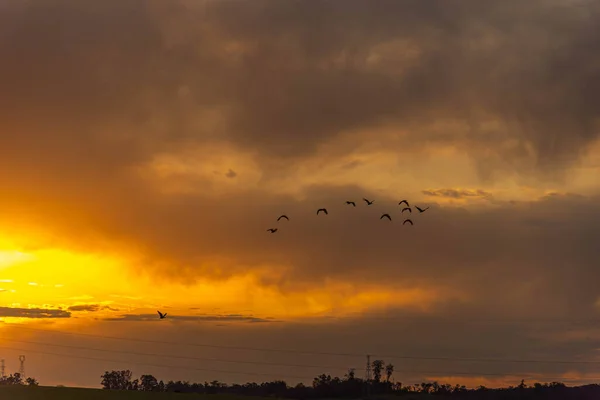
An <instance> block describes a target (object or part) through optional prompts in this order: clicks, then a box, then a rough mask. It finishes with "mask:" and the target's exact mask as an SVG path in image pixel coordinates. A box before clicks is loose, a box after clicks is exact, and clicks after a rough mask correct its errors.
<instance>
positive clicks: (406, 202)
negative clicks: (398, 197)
mask: <svg viewBox="0 0 600 400" xmlns="http://www.w3.org/2000/svg"><path fill="white" fill-rule="evenodd" d="M402 203H404V204H406V207H410V204H408V201H406V200H402V201H401V202H400V203H398V205H400V204H402Z"/></svg>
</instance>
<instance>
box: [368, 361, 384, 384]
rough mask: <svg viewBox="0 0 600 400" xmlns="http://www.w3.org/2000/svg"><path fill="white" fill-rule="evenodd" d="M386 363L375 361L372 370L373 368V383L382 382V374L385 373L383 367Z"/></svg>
mask: <svg viewBox="0 0 600 400" xmlns="http://www.w3.org/2000/svg"><path fill="white" fill-rule="evenodd" d="M384 365H385V363H384V362H383V361H382V360H373V362H372V363H371V368H373V381H375V383H379V382H381V373H382V372H383V366H384Z"/></svg>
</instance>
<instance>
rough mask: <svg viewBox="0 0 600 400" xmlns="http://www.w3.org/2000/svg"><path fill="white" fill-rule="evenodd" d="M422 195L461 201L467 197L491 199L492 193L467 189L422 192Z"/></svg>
mask: <svg viewBox="0 0 600 400" xmlns="http://www.w3.org/2000/svg"><path fill="white" fill-rule="evenodd" d="M422 193H423V194H424V195H426V196H431V197H449V198H453V199H462V198H469V197H479V198H489V197H492V193H490V192H487V191H485V190H481V189H477V190H468V189H435V190H423V191H422Z"/></svg>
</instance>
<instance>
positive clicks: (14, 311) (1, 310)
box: [0, 307, 71, 318]
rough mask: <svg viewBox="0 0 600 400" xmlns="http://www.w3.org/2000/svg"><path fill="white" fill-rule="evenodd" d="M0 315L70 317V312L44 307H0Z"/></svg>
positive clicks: (15, 316)
mask: <svg viewBox="0 0 600 400" xmlns="http://www.w3.org/2000/svg"><path fill="white" fill-rule="evenodd" d="M0 317H14V318H70V317H71V313H70V312H68V311H64V310H56V309H45V308H18V307H0Z"/></svg>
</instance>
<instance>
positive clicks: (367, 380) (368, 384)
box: [364, 354, 371, 399]
mask: <svg viewBox="0 0 600 400" xmlns="http://www.w3.org/2000/svg"><path fill="white" fill-rule="evenodd" d="M364 390H365V399H369V398H370V396H371V356H370V355H369V354H367V367H366V369H365V389H364Z"/></svg>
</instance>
